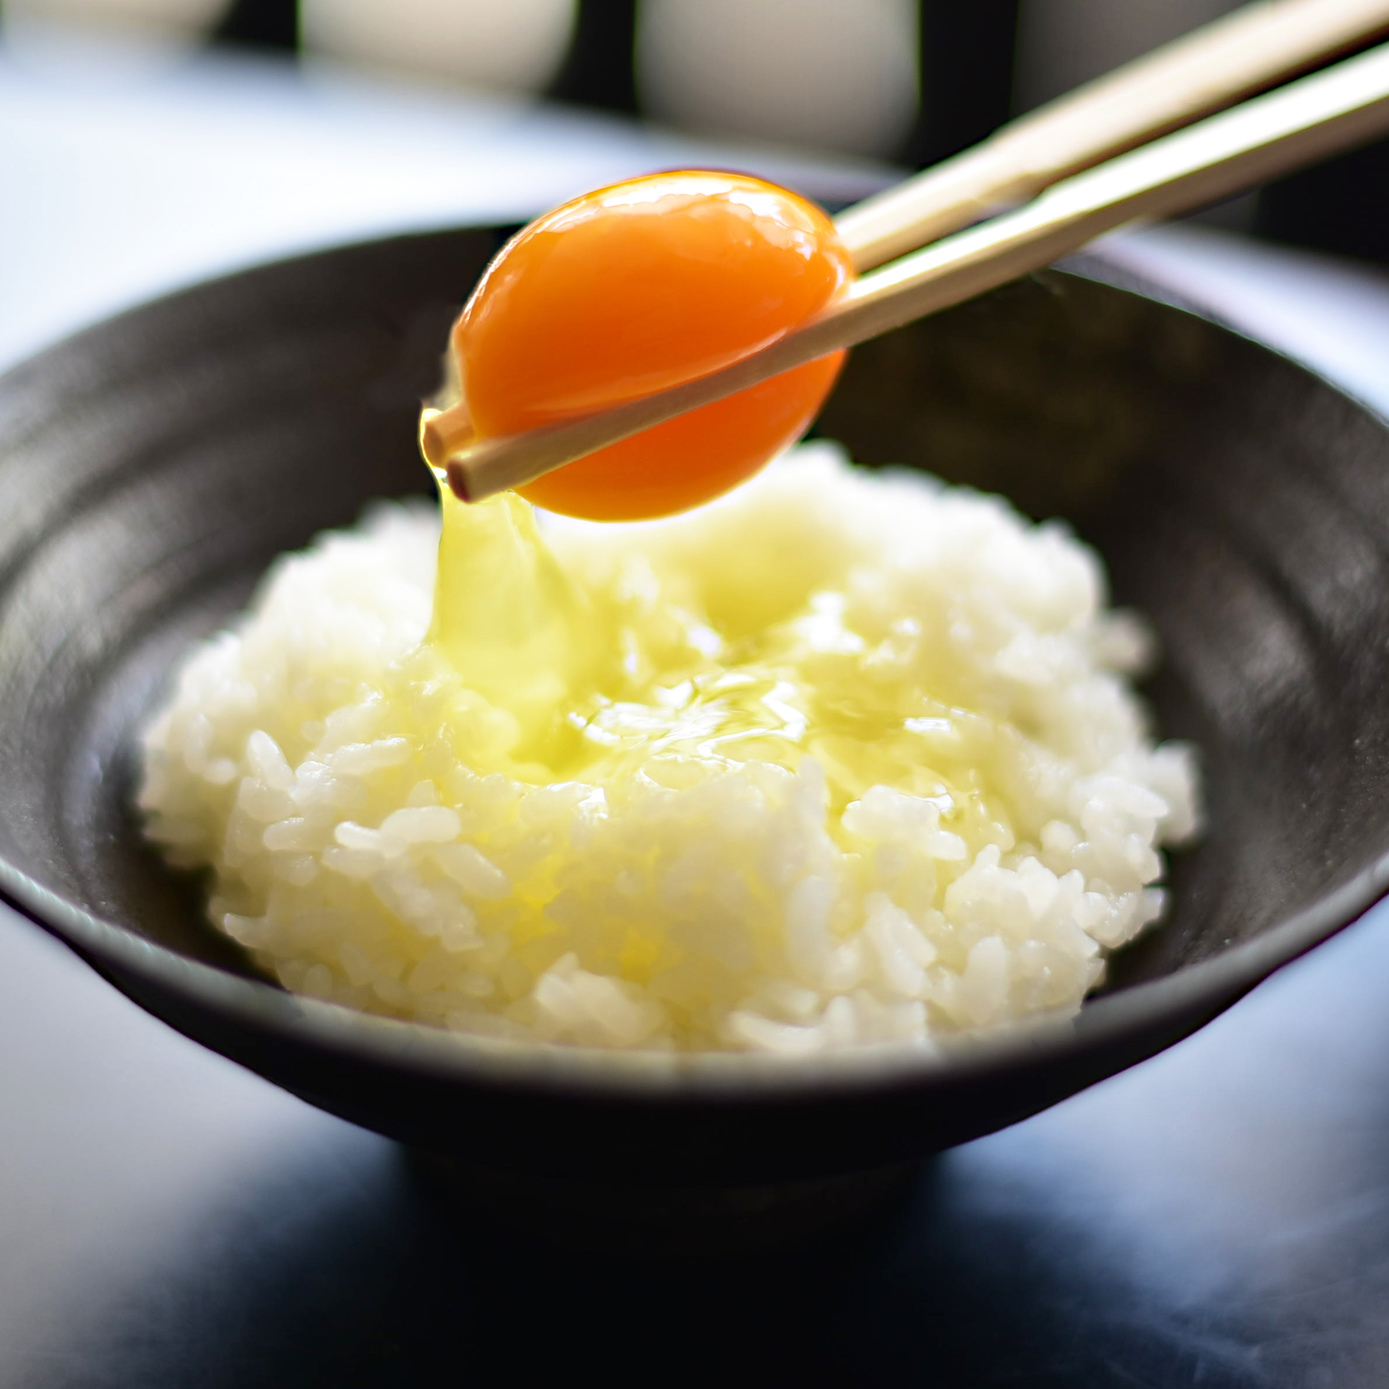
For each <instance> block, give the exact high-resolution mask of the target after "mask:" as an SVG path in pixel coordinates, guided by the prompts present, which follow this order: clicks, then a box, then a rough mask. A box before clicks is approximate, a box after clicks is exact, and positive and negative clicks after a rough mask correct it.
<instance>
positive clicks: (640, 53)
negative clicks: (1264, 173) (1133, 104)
mask: <svg viewBox="0 0 1389 1389" xmlns="http://www.w3.org/2000/svg"><path fill="white" fill-rule="evenodd" d="M1232 8H1234V5H1233V4H1231V3H1230V0H974V2H973V3H971V4H968V5H962V4H960V3H958V0H0V36H2V37H3V47H2V48H0V53H3V61H4V63H5V64H6V66H7V67H8V68H9V70H10V72H9V75H10V77H11V79H13V78H14V76H15V74H16V73H19V74H27V75H28V76H29V77H30V79H31V80H33V78H34V77H35V76H36V75H37V74H42V73H44V72H47V73H48V74H49V75H50V76H52V75H53V74H54V73H55V71H57V70H67V71H68V72H70V71H71V69H72V67H73V65H74V63H86V64H89V65H92V64H97V65H100V66H101V67H102V68H103V69H104V71H103V74H102V75H103V79H104V80H105V81H108V82H109V81H111V80H113V79H112V76H111V74H112V72H113V71H117V70H118V71H120V72H122V73H124V74H125V76H126V78H127V79H128V80H135V75H136V74H141V73H143V74H144V75H145V76H146V77H148V76H149V75H150V74H151V73H152V72H154V71H157V70H159V69H163V70H165V71H166V72H167V71H169V70H171V69H175V68H180V67H181V68H183V69H185V70H186V69H187V68H188V67H189V65H190V63H194V64H196V62H197V61H198V59H199V58H200V57H204V58H205V57H206V56H208V55H230V54H232V53H233V52H236V51H240V52H241V53H243V54H245V53H247V52H249V51H256V52H258V53H260V54H261V55H274V56H276V57H277V58H279V60H280V61H281V62H282V63H283V64H284V65H286V66H289V65H294V67H295V68H296V71H297V72H298V73H299V74H300V75H301V76H303V77H306V78H307V79H308V80H310V81H312V80H313V78H314V77H315V76H318V77H320V78H321V77H322V76H323V75H324V74H333V73H337V74H340V75H341V74H342V73H351V74H355V75H358V76H361V77H366V78H368V79H370V80H374V81H379V82H385V83H391V84H395V85H397V86H399V87H405V88H410V89H412V90H414V91H415V92H416V93H418V94H426V93H427V94H429V95H430V96H432V97H433V98H435V99H442V100H446V99H448V98H449V97H452V98H454V99H466V98H469V97H471V98H474V99H476V98H478V97H479V96H488V95H490V96H492V97H502V98H505V99H507V100H510V101H513V102H514V101H516V100H518V99H520V100H532V99H536V98H548V99H551V100H554V101H558V102H563V103H569V104H571V105H576V106H584V107H588V108H590V109H599V110H603V109H606V110H608V111H613V112H620V113H624V114H635V115H639V116H641V117H644V118H646V119H648V120H650V121H653V122H656V123H659V124H660V125H661V126H662V127H664V128H666V129H668V130H672V131H678V132H682V133H685V134H687V135H691V136H696V137H710V138H715V139H719V140H724V141H727V140H730V139H731V140H734V141H751V142H755V143H756V144H758V145H760V146H780V147H785V149H787V150H788V151H789V150H796V151H798V152H802V153H805V154H814V155H821V156H826V155H829V156H840V157H849V158H856V159H860V160H874V161H881V162H882V163H884V164H891V165H904V166H908V167H921V166H923V165H925V164H929V163H931V162H933V161H935V160H937V159H940V158H942V157H944V156H946V155H948V154H951V153H954V152H955V151H956V150H959V149H962V148H964V147H965V146H967V145H969V144H972V143H974V142H975V141H977V140H979V139H981V138H983V137H984V136H985V135H987V134H988V133H989V132H990V131H991V130H993V129H994V128H996V127H997V126H998V125H1000V124H1002V123H1003V122H1004V121H1006V120H1007V119H1008V118H1009V117H1010V115H1016V114H1019V113H1021V112H1024V111H1027V110H1029V109H1031V108H1032V107H1034V106H1036V105H1038V104H1040V103H1041V102H1044V101H1046V100H1048V99H1050V98H1051V97H1054V96H1056V95H1058V94H1060V93H1062V92H1064V91H1066V90H1068V89H1070V88H1071V87H1074V86H1076V85H1078V84H1079V83H1081V82H1084V81H1086V80H1087V79H1089V78H1091V77H1094V76H1097V75H1098V74H1100V73H1102V72H1105V71H1107V70H1108V69H1110V68H1112V67H1114V66H1116V65H1117V64H1119V63H1122V62H1124V61H1125V60H1127V59H1129V58H1132V57H1134V56H1136V55H1138V54H1140V53H1142V52H1144V51H1146V50H1148V49H1150V48H1152V47H1154V46H1156V45H1158V44H1160V43H1163V42H1165V41H1166V40H1168V39H1171V38H1174V37H1176V36H1177V35H1179V34H1181V33H1183V32H1185V31H1187V30H1189V29H1191V28H1194V27H1196V26H1197V25H1200V24H1202V23H1205V22H1206V21H1208V20H1210V19H1213V18H1215V17H1216V16H1218V15H1220V14H1222V13H1224V12H1226V11H1227V10H1230V9H1232ZM205 74H206V77H207V80H208V81H211V80H212V74H211V70H210V69H206V70H205ZM87 79H88V80H89V79H90V73H88V74H87ZM1386 175H1389V154H1386V149H1385V147H1383V146H1381V147H1378V148H1375V149H1372V150H1369V151H1362V152H1360V153H1358V154H1355V155H1352V156H1349V157H1348V158H1344V159H1339V160H1336V161H1333V162H1332V163H1331V164H1329V165H1327V166H1324V167H1323V168H1321V169H1319V170H1317V171H1315V172H1313V173H1309V174H1304V175H1301V176H1299V177H1297V178H1294V179H1289V180H1286V181H1284V182H1282V183H1280V184H1278V185H1276V186H1274V187H1271V188H1269V189H1267V190H1265V191H1264V192H1263V193H1262V194H1260V195H1259V196H1257V197H1248V198H1244V199H1241V200H1239V201H1238V202H1237V203H1235V204H1233V205H1231V206H1229V207H1227V208H1224V209H1221V210H1219V211H1217V212H1215V213H1211V214H1207V220H1213V221H1215V222H1217V223H1218V224H1222V225H1226V226H1231V227H1238V228H1241V229H1246V230H1252V231H1254V232H1255V233H1257V234H1258V235H1261V236H1265V237H1269V238H1272V239H1275V240H1280V241H1284V242H1288V243H1292V244H1297V245H1303V246H1309V247H1317V248H1322V249H1327V250H1332V251H1337V252H1342V253H1347V254H1351V255H1356V256H1360V257H1364V258H1369V259H1375V260H1381V261H1382V260H1384V259H1385V258H1386V257H1389V234H1387V233H1389V211H1387V210H1386V206H1387V202H1389V194H1386V188H1389V177H1386ZM882 176H885V175H882ZM861 182H862V179H860V183H861ZM821 183H822V184H823V185H824V186H823V187H822V188H820V189H812V190H810V191H812V192H820V193H821V194H822V196H823V195H825V194H826V193H827V194H828V195H829V198H828V200H829V201H843V200H844V198H843V197H842V196H841V197H839V198H835V197H834V195H835V194H836V193H839V194H841V195H843V194H847V195H849V196H856V195H858V194H859V193H861V192H862V191H863V189H862V188H861V187H860V186H857V185H855V184H854V180H853V179H852V178H847V179H842V180H841V183H842V184H843V186H837V185H836V183H835V179H834V178H833V177H832V176H831V177H828V178H823V179H822V180H821Z"/></svg>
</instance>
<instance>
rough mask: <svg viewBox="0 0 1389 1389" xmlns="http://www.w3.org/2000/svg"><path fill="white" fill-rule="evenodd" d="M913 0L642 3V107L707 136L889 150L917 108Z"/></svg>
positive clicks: (639, 35)
mask: <svg viewBox="0 0 1389 1389" xmlns="http://www.w3.org/2000/svg"><path fill="white" fill-rule="evenodd" d="M916 51H917V6H916V4H915V0H642V4H641V6H640V8H639V10H638V20H637V36H636V70H637V90H638V92H639V94H640V97H641V104H642V108H643V110H644V111H646V112H647V113H648V114H649V115H652V116H655V117H656V118H657V119H659V120H663V121H666V122H668V123H669V124H672V125H676V126H680V127H681V128H683V129H687V130H692V131H696V132H698V133H700V134H707V135H732V136H742V137H752V138H755V139H760V140H771V141H776V142H778V143H786V144H796V145H806V146H812V147H814V148H816V149H822V150H834V151H838V152H841V153H846V154H862V155H891V154H894V153H896V151H897V149H898V148H899V147H900V145H901V143H902V141H903V139H904V137H905V136H906V134H907V132H908V131H909V130H910V128H911V126H912V123H913V120H914V119H915V116H916V109H917V61H916Z"/></svg>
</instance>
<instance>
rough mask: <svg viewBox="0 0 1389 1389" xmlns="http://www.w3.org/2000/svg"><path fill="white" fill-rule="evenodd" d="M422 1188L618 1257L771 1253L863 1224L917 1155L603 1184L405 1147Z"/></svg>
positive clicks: (509, 1225)
mask: <svg viewBox="0 0 1389 1389" xmlns="http://www.w3.org/2000/svg"><path fill="white" fill-rule="evenodd" d="M407 1151H408V1153H409V1161H410V1164H411V1166H412V1168H413V1169H414V1172H415V1173H416V1175H417V1177H418V1178H419V1180H420V1181H421V1182H422V1183H423V1184H425V1186H426V1187H427V1189H428V1190H429V1192H430V1194H431V1195H432V1196H434V1197H435V1198H436V1199H438V1200H440V1201H441V1202H442V1203H443V1204H444V1205H445V1206H446V1207H447V1208H449V1209H451V1210H452V1211H453V1212H454V1213H455V1214H457V1215H458V1216H461V1217H463V1218H465V1219H467V1220H468V1221H469V1222H475V1223H481V1224H483V1225H485V1226H487V1227H490V1229H491V1230H492V1231H493V1232H495V1233H501V1234H514V1235H519V1236H522V1237H528V1238H530V1239H534V1240H538V1241H541V1242H543V1243H546V1244H551V1245H560V1246H564V1247H566V1248H570V1249H577V1250H585V1251H589V1252H592V1253H599V1254H607V1255H614V1256H617V1257H621V1258H677V1259H698V1258H704V1257H713V1256H718V1255H724V1254H729V1253H743V1254H756V1253H759V1252H768V1253H771V1252H775V1251H779V1250H785V1249H787V1248H790V1247H794V1246H797V1245H806V1244H813V1243H817V1242H821V1241H826V1240H834V1239H843V1238H849V1237H853V1236H857V1235H860V1234H864V1233H867V1232H869V1231H870V1230H871V1229H872V1228H874V1227H875V1226H876V1225H878V1224H880V1223H881V1222H883V1221H885V1220H886V1219H888V1218H890V1216H891V1214H892V1213H893V1212H894V1211H895V1210H896V1209H897V1208H898V1207H899V1206H900V1205H902V1204H903V1203H904V1202H905V1201H906V1199H907V1198H908V1196H909V1195H910V1193H911V1191H912V1189H913V1188H914V1186H915V1185H916V1182H917V1180H918V1178H919V1176H920V1174H921V1171H922V1163H921V1162H920V1161H916V1160H913V1161H911V1162H905V1163H896V1164H893V1165H892V1166H890V1167H879V1168H872V1169H870V1170H869V1171H865V1172H851V1173H847V1174H844V1175H840V1176H834V1177H819V1178H813V1179H809V1180H801V1181H786V1182H774V1183H766V1184H758V1185H747V1186H708V1187H667V1186H645V1185H642V1186H636V1185H631V1186H607V1185H604V1184H601V1183H597V1182H586V1181H579V1180H568V1179H564V1178H557V1177H549V1176H543V1175H537V1174H534V1173H528V1172H519V1171H506V1170H502V1169H499V1168H493V1167H487V1166H484V1165H481V1164H477V1163H471V1162H466V1161H460V1160H459V1159H457V1158H450V1157H441V1156H439V1155H437V1154H435V1153H430V1152H425V1151H423V1150H421V1149H409V1150H407Z"/></svg>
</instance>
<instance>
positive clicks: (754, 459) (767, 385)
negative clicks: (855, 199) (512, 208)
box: [453, 172, 853, 521]
mask: <svg viewBox="0 0 1389 1389" xmlns="http://www.w3.org/2000/svg"><path fill="white" fill-rule="evenodd" d="M852 278H853V267H852V263H851V262H850V259H849V254H848V252H847V251H846V250H845V248H844V246H843V244H842V243H841V242H840V240H839V238H838V236H837V234H836V233H835V229H834V225H833V223H832V222H831V221H830V220H829V218H828V217H827V216H826V215H825V214H824V213H823V212H821V211H820V209H819V208H817V207H815V206H814V205H813V204H811V203H808V202H806V201H805V199H803V198H799V197H797V196H796V195H795V194H794V193H788V192H787V191H786V190H785V189H782V188H778V187H776V186H775V185H774V184H769V183H764V182H763V181H762V180H760V179H755V178H749V177H747V176H745V175H740V174H724V173H704V172H682V173H667V174H654V175H651V176H650V177H647V178H639V179H634V180H632V181H631V182H628V183H619V184H615V185H614V186H612V187H611V188H602V189H599V190H597V191H596V192H593V193H587V194H585V195H584V196H583V197H581V198H576V199H575V200H574V201H573V202H569V203H565V204H564V205H563V206H561V207H558V208H556V209H555V210H554V211H553V212H550V213H547V214H546V215H545V216H544V217H541V218H540V219H539V220H538V221H536V222H533V223H531V225H530V226H528V227H527V228H526V229H525V230H524V231H522V232H521V233H520V234H519V235H518V236H516V237H515V238H514V239H513V240H512V241H511V242H510V243H509V244H508V245H507V246H506V247H505V248H504V249H503V251H502V252H501V254H500V255H499V256H498V257H497V258H496V260H495V261H493V263H492V265H491V266H490V267H489V269H488V271H487V274H486V275H485V276H484V277H483V279H482V281H481V283H480V284H479V285H478V287H477V289H476V291H475V292H474V294H473V296H472V298H471V299H470V300H469V302H468V304H467V306H466V307H465V309H464V310H463V314H462V316H461V317H460V318H459V320H458V322H457V324H456V325H455V327H454V330H453V350H454V353H455V356H456V361H457V365H458V370H459V376H460V379H461V382H462V387H463V393H464V398H465V400H466V402H467V408H468V411H469V414H470V415H471V418H472V422H473V426H474V428H475V430H476V431H477V434H478V436H479V437H482V438H487V437H492V436H496V435H502V434H517V433H521V432H523V431H525V430H529V429H535V428H537V427H539V426H542V425H547V424H553V423H556V422H558V421H560V420H564V419H567V418H573V417H574V416H577V415H585V414H589V413H591V412H593V411H596V410H602V409H604V408H606V407H609V406H613V405H619V404H622V403H623V402H625V401H629V400H633V399H636V398H637V397H639V396H643V395H648V394H650V393H652V392H653V391H659V390H662V389H664V388H665V387H667V386H674V385H678V384H679V383H681V382H683V381H688V380H691V379H692V378H694V377H697V376H703V375H705V374H706V373H708V372H711V371H716V370H718V369H719V368H720V367H724V366H727V365H729V364H730V363H732V362H735V361H737V360H738V359H739V358H740V357H744V356H746V355H747V354H748V353H750V352H754V351H756V350H757V349H758V348H760V347H763V346H765V345H766V344H768V343H771V342H773V341H775V340H776V339H777V338H779V337H781V336H783V335H784V334H785V333H787V332H788V331H790V330H791V329H793V328H795V327H797V326H798V325H799V324H801V323H804V322H805V321H806V320H807V319H809V318H811V317H813V316H814V315H815V314H816V313H817V312H819V311H820V310H821V309H822V308H824V307H825V305H826V304H828V303H829V301H830V300H831V299H832V298H833V297H834V296H835V295H836V294H837V293H839V291H840V290H841V289H842V288H843V287H844V286H845V285H847V284H848V283H849V282H850V280H851V279H852ZM843 357H844V354H843V353H842V352H836V353H833V354H831V355H829V356H826V357H822V358H820V359H818V360H816V361H814V362H810V363H807V364H806V365H805V366H802V367H797V368H796V369H794V370H792V371H788V372H784V373H783V374H782V375H780V376H776V377H773V378H772V379H771V380H768V381H764V382H762V383H761V384H760V385H757V386H753V387H751V388H749V389H747V390H744V391H741V392H739V393H738V394H737V395H733V396H729V397H726V398H725V399H723V400H719V401H715V402H714V403H713V404H712V405H706V406H704V407H703V408H702V409H699V410H693V411H690V412H689V413H688V414H685V415H681V416H679V417H677V418H676V419H673V420H669V421H667V422H666V423H665V424H662V425H657V426H655V427H654V428H652V429H648V430H646V431H644V432H643V433H641V434H638V435H634V436H633V437H632V438H630V439H626V440H623V441H622V442H621V443H619V444H614V445H613V446H611V447H610V448H606V449H602V450H601V451H599V452H598V453H594V454H590V455H589V456H588V457H586V458H581V459H579V460H577V461H576V462H574V463H570V464H568V465H567V466H565V467H563V468H559V469H557V470H556V471H555V472H552V473H549V474H547V475H546V476H544V477H542V478H539V479H537V480H536V481H535V482H532V483H530V484H529V485H527V486H525V487H523V488H520V489H519V490H520V492H521V494H522V495H523V496H524V497H526V498H527V499H528V500H530V501H532V502H534V503H535V504H536V505H537V506H541V507H545V508H547V509H548V510H551V511H559V512H563V513H565V514H566V515H569V516H581V517H587V518H589V519H592V520H605V521H621V520H636V519H641V518H647V517H655V516H668V515H671V514H672V513H674V512H678V511H685V510H687V509H688V508H690V507H693V506H697V505H699V504H700V503H701V502H705V501H709V500H710V499H712V498H714V497H717V496H719V495H721V494H722V493H724V492H727V491H729V490H730V489H731V488H733V487H736V486H737V485H738V484H739V483H740V482H742V481H744V480H745V479H746V478H748V477H750V476H752V474H753V473H755V472H756V471H757V470H758V469H759V468H761V467H762V466H763V465H764V464H765V463H766V462H767V461H768V460H769V459H771V458H772V457H774V456H775V455H776V454H777V453H779V452H780V451H781V450H782V449H784V448H785V447H786V446H787V445H789V444H791V443H793V442H794V441H795V440H796V439H797V438H798V437H799V436H800V435H801V434H802V433H803V432H804V431H805V429H806V428H807V426H808V425H809V424H810V422H811V420H813V419H814V417H815V415H816V413H817V411H818V410H819V408H820V406H821V404H822V403H823V401H824V399H825V396H826V395H827V394H828V393H829V390H830V387H831V386H832V385H833V384H834V378H835V376H836V374H837V373H838V371H839V367H840V364H841V362H842V361H843Z"/></svg>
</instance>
